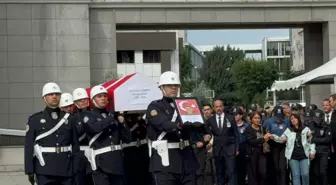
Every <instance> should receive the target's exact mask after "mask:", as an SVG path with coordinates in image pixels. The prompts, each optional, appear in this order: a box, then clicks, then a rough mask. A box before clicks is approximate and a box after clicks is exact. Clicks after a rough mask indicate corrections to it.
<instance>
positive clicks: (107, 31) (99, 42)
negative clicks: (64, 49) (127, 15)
mask: <svg viewBox="0 0 336 185" xmlns="http://www.w3.org/2000/svg"><path fill="white" fill-rule="evenodd" d="M116 36H117V35H116V21H115V11H114V10H111V9H92V10H90V48H91V51H90V64H91V84H92V85H96V84H100V83H102V82H104V77H105V76H106V75H107V73H115V74H117V42H116Z"/></svg>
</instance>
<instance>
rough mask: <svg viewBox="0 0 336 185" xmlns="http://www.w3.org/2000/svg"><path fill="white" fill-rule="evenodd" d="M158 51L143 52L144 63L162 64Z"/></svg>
mask: <svg viewBox="0 0 336 185" xmlns="http://www.w3.org/2000/svg"><path fill="white" fill-rule="evenodd" d="M160 54H161V53H160V51H158V50H145V51H143V63H161V55H160Z"/></svg>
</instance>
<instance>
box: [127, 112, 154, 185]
mask: <svg viewBox="0 0 336 185" xmlns="http://www.w3.org/2000/svg"><path fill="white" fill-rule="evenodd" d="M139 116H140V115H139V114H128V113H127V114H126V120H127V125H128V127H129V128H130V131H131V133H132V142H130V143H127V144H124V145H123V152H124V159H125V177H126V184H127V185H149V184H150V182H151V180H150V179H151V174H150V173H149V154H148V145H147V125H146V123H145V120H143V119H139Z"/></svg>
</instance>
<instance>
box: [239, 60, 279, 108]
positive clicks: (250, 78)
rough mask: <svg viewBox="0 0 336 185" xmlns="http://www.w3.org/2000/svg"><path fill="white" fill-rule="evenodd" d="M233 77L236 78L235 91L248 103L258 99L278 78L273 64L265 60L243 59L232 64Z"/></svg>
mask: <svg viewBox="0 0 336 185" xmlns="http://www.w3.org/2000/svg"><path fill="white" fill-rule="evenodd" d="M234 77H235V80H236V85H237V86H236V92H237V94H238V95H240V97H241V101H242V102H243V103H244V104H246V105H248V104H250V103H251V102H252V100H253V99H259V100H258V101H260V100H261V99H260V97H261V96H262V95H260V94H264V92H265V90H266V89H267V88H269V87H270V86H271V85H272V84H273V82H274V81H275V80H276V79H277V78H278V73H277V70H276V69H275V68H274V66H273V65H272V64H270V63H268V62H265V61H256V60H251V59H245V60H244V61H240V62H237V63H236V64H235V66H234Z"/></svg>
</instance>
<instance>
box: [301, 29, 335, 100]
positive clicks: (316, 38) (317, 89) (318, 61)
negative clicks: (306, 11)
mask: <svg viewBox="0 0 336 185" xmlns="http://www.w3.org/2000/svg"><path fill="white" fill-rule="evenodd" d="M323 30H324V29H323V27H322V24H319V23H316V24H308V25H306V26H305V27H304V59H305V65H304V66H305V72H308V71H311V70H313V69H315V68H317V67H319V66H320V65H322V64H323V63H324V62H326V60H325V58H324V54H323V51H324V47H323V45H324V40H323ZM305 91H306V102H307V104H316V105H318V106H319V105H320V104H321V101H322V100H323V99H324V98H326V97H328V95H329V92H330V86H329V85H307V86H306V87H305Z"/></svg>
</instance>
